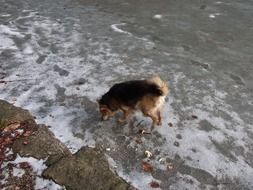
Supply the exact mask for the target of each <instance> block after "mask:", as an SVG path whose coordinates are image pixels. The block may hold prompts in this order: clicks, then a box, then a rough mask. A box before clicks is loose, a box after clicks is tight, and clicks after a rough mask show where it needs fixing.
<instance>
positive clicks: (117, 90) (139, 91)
mask: <svg viewBox="0 0 253 190" xmlns="http://www.w3.org/2000/svg"><path fill="white" fill-rule="evenodd" d="M168 93H169V88H168V86H167V85H166V83H165V82H164V81H162V79H161V78H160V77H159V76H153V77H151V78H150V79H147V80H132V81H126V82H122V83H117V84H115V85H113V86H112V87H111V88H110V90H109V91H108V92H106V93H105V94H104V95H103V96H102V97H101V98H100V99H99V100H98V104H99V111H100V113H101V116H102V120H108V119H109V118H110V117H112V116H114V114H115V113H116V112H117V111H118V110H121V111H122V112H123V117H122V118H120V119H119V121H120V122H124V121H126V119H128V118H129V116H130V115H131V114H132V113H133V112H134V111H135V110H140V111H141V112H142V113H143V114H144V115H145V116H147V117H150V118H151V119H152V121H153V125H152V126H155V125H161V124H162V118H161V110H162V107H163V105H164V103H165V98H166V96H167V95H168Z"/></svg>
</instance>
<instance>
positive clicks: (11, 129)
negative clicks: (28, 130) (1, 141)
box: [3, 123, 20, 132]
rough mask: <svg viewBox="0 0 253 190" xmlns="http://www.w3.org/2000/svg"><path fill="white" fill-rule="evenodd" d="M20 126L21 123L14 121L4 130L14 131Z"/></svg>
mask: <svg viewBox="0 0 253 190" xmlns="http://www.w3.org/2000/svg"><path fill="white" fill-rule="evenodd" d="M19 127H20V123H13V124H10V125H8V126H7V127H5V128H4V130H3V132H10V131H14V130H15V129H17V128H19Z"/></svg>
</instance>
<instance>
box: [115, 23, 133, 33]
mask: <svg viewBox="0 0 253 190" xmlns="http://www.w3.org/2000/svg"><path fill="white" fill-rule="evenodd" d="M124 25H126V23H120V24H112V25H111V28H112V29H113V31H115V32H118V33H123V34H128V35H132V34H131V33H130V32H127V31H124V30H122V29H120V28H119V26H124Z"/></svg>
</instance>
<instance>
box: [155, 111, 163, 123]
mask: <svg viewBox="0 0 253 190" xmlns="http://www.w3.org/2000/svg"><path fill="white" fill-rule="evenodd" d="M156 113H157V117H158V123H157V125H162V116H161V111H160V110H157V111H156Z"/></svg>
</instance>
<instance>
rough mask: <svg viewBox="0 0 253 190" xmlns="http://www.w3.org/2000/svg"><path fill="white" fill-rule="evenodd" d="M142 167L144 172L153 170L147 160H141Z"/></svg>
mask: <svg viewBox="0 0 253 190" xmlns="http://www.w3.org/2000/svg"><path fill="white" fill-rule="evenodd" d="M142 169H143V170H144V171H145V172H152V171H153V167H152V166H151V165H150V164H149V163H148V162H145V161H142Z"/></svg>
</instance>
